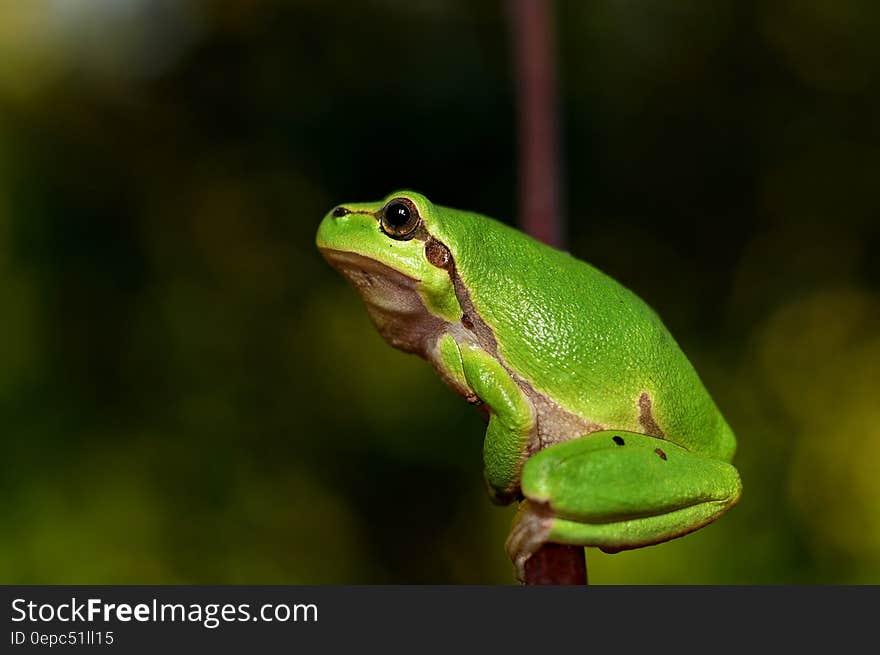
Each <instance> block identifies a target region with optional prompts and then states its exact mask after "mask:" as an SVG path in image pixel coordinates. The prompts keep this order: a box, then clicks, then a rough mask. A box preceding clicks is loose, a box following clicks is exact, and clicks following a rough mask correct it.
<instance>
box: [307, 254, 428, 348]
mask: <svg viewBox="0 0 880 655" xmlns="http://www.w3.org/2000/svg"><path fill="white" fill-rule="evenodd" d="M320 250H321V254H322V255H324V258H325V259H326V260H327V262H328V263H329V264H330V265H331V266H332V267H333V268H335V269H336V270H338V271H339V272H340V273H342V274H343V275H344V276H345V277H346V278H348V280H349V282H351V283H352V285H353V286H354V288H355V289H357V291H358V293H359V294H360V295H361V298H363V300H364V304H365V305H366V306H367V311H368V312H369V313H370V317H371V318H372V319H373V323H375V325H376V328H377V329H378V330H379V332H380V334H381V335H382V336H383V337H384V338H385V340H386V341H387V342H388V343H390V344H391V345H392V346H394V347H395V348H400V349H401V350H406V351H408V352H418V353H422V352H424V350H425V340H426V337H428V336H429V335H434V334H436V332H437V330H438V325H437V323H438V320H437V319H436V317H434V316H433V315H432V314H431V313H430V312H428V310H427V309H426V308H425V304H424V302H422V297H421V296H420V295H419V292H418V285H419V283H420V282H421V280H417V279H416V278H413V277H410V276H409V275H405V274H403V273H401V272H400V271H397V270H394V269H393V268H391V267H390V266H387V265H386V264H383V263H382V262H378V261H376V260H375V259H370V258H369V257H364V256H363V255H359V254H357V253H354V252H350V251H346V250H334V249H333V248H321V249H320Z"/></svg>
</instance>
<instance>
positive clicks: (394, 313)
mask: <svg viewBox="0 0 880 655" xmlns="http://www.w3.org/2000/svg"><path fill="white" fill-rule="evenodd" d="M401 205H403V206H404V207H405V208H406V209H407V210H408V211H407V214H406V216H407V217H408V220H407V222H406V223H405V224H404V225H399V223H400V222H401V220H402V219H400V218H397V219H396V220H397V224H396V223H395V222H394V220H395V219H394V216H395V215H396V211H397V210H398V209H399V208H400V207H401ZM316 241H317V245H318V248H319V249H320V250H321V252H322V254H323V255H324V257H325V258H326V259H327V261H328V262H329V263H330V264H332V265H333V266H334V267H335V268H337V269H338V270H340V271H341V272H342V273H343V274H344V275H345V276H346V277H347V278H348V279H349V280H350V281H351V282H352V283H353V284H354V286H355V287H356V288H357V290H358V291H359V292H360V294H361V296H362V297H363V300H364V302H365V304H366V307H367V309H368V311H369V313H370V315H371V317H372V319H373V322H374V323H375V325H376V327H377V328H378V330H379V332H380V333H381V334H382V336H383V337H384V338H385V339H386V340H387V341H388V342H389V343H390V344H391V345H392V346H395V347H396V348H400V349H402V350H405V351H407V352H413V353H416V354H418V355H420V356H422V357H424V358H425V359H427V360H428V361H429V362H430V363H431V364H432V365H433V366H434V368H435V369H436V370H437V372H438V373H439V374H440V376H441V377H442V378H443V379H444V380H445V382H446V383H447V384H448V385H449V386H450V387H452V389H454V390H455V391H456V392H457V393H459V394H460V395H462V396H464V397H465V398H466V399H467V400H468V401H469V402H471V403H473V404H476V405H479V406H480V407H481V409H483V410H485V412H486V414H487V416H488V428H487V430H486V438H485V442H484V448H483V453H484V465H485V478H486V483H487V486H488V489H489V493H490V495H491V496H492V498H493V500H494V501H495V502H498V503H500V504H507V503H510V502H513V501H520V508H519V511H518V513H517V517H516V519H515V522H514V526H513V530H512V531H511V534H510V537H509V538H508V540H507V551H508V554H509V555H510V557H511V559H512V560H513V562H514V564H515V566H516V570H517V575H518V577H519V579H520V580H524V577H525V563H526V561H527V560H528V558H529V557H530V556H531V555H532V554H533V553H535V552H536V551H537V550H538V549H539V548H540V547H541V545H542V544H544V543H546V542H553V543H561V544H571V545H579V546H597V547H599V548H601V549H602V550H604V551H606V552H617V551H620V550H626V549H630V548H639V547H641V546H647V545H650V544H656V543H659V542H662V541H667V540H669V539H672V538H675V537H679V536H681V535H684V534H687V533H689V532H692V531H694V530H696V529H698V528H700V527H702V526H704V525H706V524H707V523H709V522H711V521H714V520H715V519H717V518H718V517H719V516H721V514H723V513H724V512H725V511H726V510H727V509H729V508H730V507H731V506H732V505H733V504H734V503H736V501H737V500H738V499H739V497H740V492H741V489H742V486H741V483H740V478H739V475H738V473H737V471H736V469H735V468H734V467H733V466H732V465H731V464H730V461H731V460H732V458H733V454H734V451H735V449H736V440H735V438H734V435H733V432H732V431H731V429H730V427H729V426H728V425H727V423H726V422H725V420H724V418H723V417H722V415H721V413H720V412H719V411H718V408H717V407H716V405H715V403H714V402H713V401H712V398H711V397H710V396H709V394H708V392H707V391H706V389H705V387H704V386H703V384H702V382H701V381H700V379H699V377H698V376H697V373H696V371H694V369H693V367H692V366H691V364H690V362H689V361H688V359H687V358H686V357H685V355H684V354H683V353H682V351H681V350H680V348H679V346H678V344H677V343H676V342H675V340H674V339H673V338H672V336H671V335H670V334H669V332H668V331H667V330H666V328H665V327H664V326H663V324H662V322H661V321H660V319H659V317H658V316H657V315H656V314H655V313H654V311H653V310H651V308H650V307H648V306H647V305H646V304H645V303H644V302H643V301H642V300H641V299H639V298H638V297H637V296H635V295H634V294H633V293H632V292H630V291H629V290H628V289H626V288H624V287H623V286H621V285H620V284H619V283H617V282H615V281H614V280H612V279H611V278H610V277H608V276H607V275H605V274H604V273H602V272H600V271H598V270H597V269H595V268H593V267H592V266H590V265H589V264H586V263H584V262H582V261H580V260H578V259H575V258H574V257H572V256H570V255H568V254H567V253H564V252H560V251H558V250H555V249H553V248H551V247H549V246H547V245H545V244H542V243H540V242H538V241H536V240H534V239H532V238H530V237H528V236H526V235H525V234H523V233H521V232H519V231H517V230H515V229H513V228H511V227H508V226H506V225H504V224H503V223H500V222H498V221H495V220H493V219H490V218H487V217H484V216H480V215H478V214H474V213H471V212H465V211H458V210H455V209H449V208H446V207H440V206H437V205H433V204H432V203H431V202H430V201H429V200H428V199H427V198H425V197H424V196H422V195H420V194H418V193H413V192H410V191H399V192H396V193H393V194H391V195H389V196H388V197H387V198H385V199H384V200H382V201H380V202H375V203H355V204H346V205H341V206H339V207H337V208H335V209H334V210H333V211H331V212H330V213H329V214H328V215H327V216H326V217H325V218H324V220H323V221H322V222H321V225H320V227H319V228H318V234H317V240H316Z"/></svg>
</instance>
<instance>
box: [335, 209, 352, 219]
mask: <svg viewBox="0 0 880 655" xmlns="http://www.w3.org/2000/svg"><path fill="white" fill-rule="evenodd" d="M350 213H351V212H350V211H348V210H347V209H346V208H345V207H341V206H340V207H334V208H333V218H340V217H342V216H345V215H346V214H350Z"/></svg>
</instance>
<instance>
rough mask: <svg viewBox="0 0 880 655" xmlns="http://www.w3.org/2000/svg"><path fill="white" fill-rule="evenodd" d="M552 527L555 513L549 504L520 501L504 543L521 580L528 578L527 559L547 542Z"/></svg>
mask: <svg viewBox="0 0 880 655" xmlns="http://www.w3.org/2000/svg"><path fill="white" fill-rule="evenodd" d="M552 527H553V513H552V512H551V511H550V510H549V508H548V507H547V506H545V505H538V504H535V503H532V502H530V501H528V500H524V501H523V502H521V503H520V505H519V510H517V513H516V518H515V519H514V523H513V529H512V530H511V531H510V535H509V536H508V537H507V541H506V542H505V544H504V547H505V549H506V550H507V554H508V556H510V559H511V561H512V562H513V565H514V566H515V567H516V578H517V580H519V581H520V582H525V580H526V561H527V560H528V559H529V558H530V557H531V556H532V555H534V554H535V553H536V552H537V551H538V549H539V548H540V547H541V546H543V545H544V544H545V543H546V542H547V536H548V535H549V534H550V530H551V528H552Z"/></svg>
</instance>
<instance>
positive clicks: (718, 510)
mask: <svg viewBox="0 0 880 655" xmlns="http://www.w3.org/2000/svg"><path fill="white" fill-rule="evenodd" d="M521 484H522V493H523V495H524V496H525V498H526V500H525V501H524V502H523V503H522V504H521V506H520V512H519V513H518V515H517V517H516V520H515V524H514V527H513V530H512V532H511V534H510V537H509V539H508V540H507V552H508V554H509V555H510V557H511V559H512V560H513V562H514V565H515V566H516V570H517V575H518V576H519V578H520V579H521V580H522V579H523V576H524V573H525V562H526V561H527V560H528V558H529V557H531V555H532V554H534V553H535V551H537V550H538V548H540V547H541V545H542V544H543V543H546V542H550V543H560V544H569V545H574V546H597V547H599V548H601V549H602V550H604V551H606V552H617V551H620V550H627V549H630V548H639V547H641V546H648V545H651V544H656V543H660V542H662V541H667V540H669V539H673V538H675V537H679V536H682V535H684V534H687V533H689V532H692V531H694V530H696V529H698V528H700V527H702V526H704V525H706V524H707V523H710V522H712V521H714V520H715V519H717V518H718V517H719V516H721V515H722V514H723V513H724V512H725V511H727V509H729V508H730V507H731V506H732V505H733V504H734V503H736V501H737V500H738V499H739V496H740V492H741V489H742V487H741V484H740V479H739V474H738V473H737V472H736V469H735V468H733V466H731V465H730V464H728V463H726V462H723V461H721V460H717V459H712V458H709V457H704V456H702V455H697V454H694V453H691V452H690V451H688V450H686V449H684V448H682V447H680V446H676V445H675V444H673V443H671V442H668V441H663V440H660V439H657V438H655V437H649V436H646V435H643V434H636V433H633V432H622V431H603V432H594V433H592V434H590V435H587V436H585V437H581V438H580V439H574V440H572V441H567V442H564V443H560V444H556V445H554V446H550V447H549V448H546V449H544V450H542V451H540V452H538V453H536V454H535V455H533V456H532V457H531V458H530V459H529V460H527V461H526V463H525V465H524V466H523V473H522V483H521Z"/></svg>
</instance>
